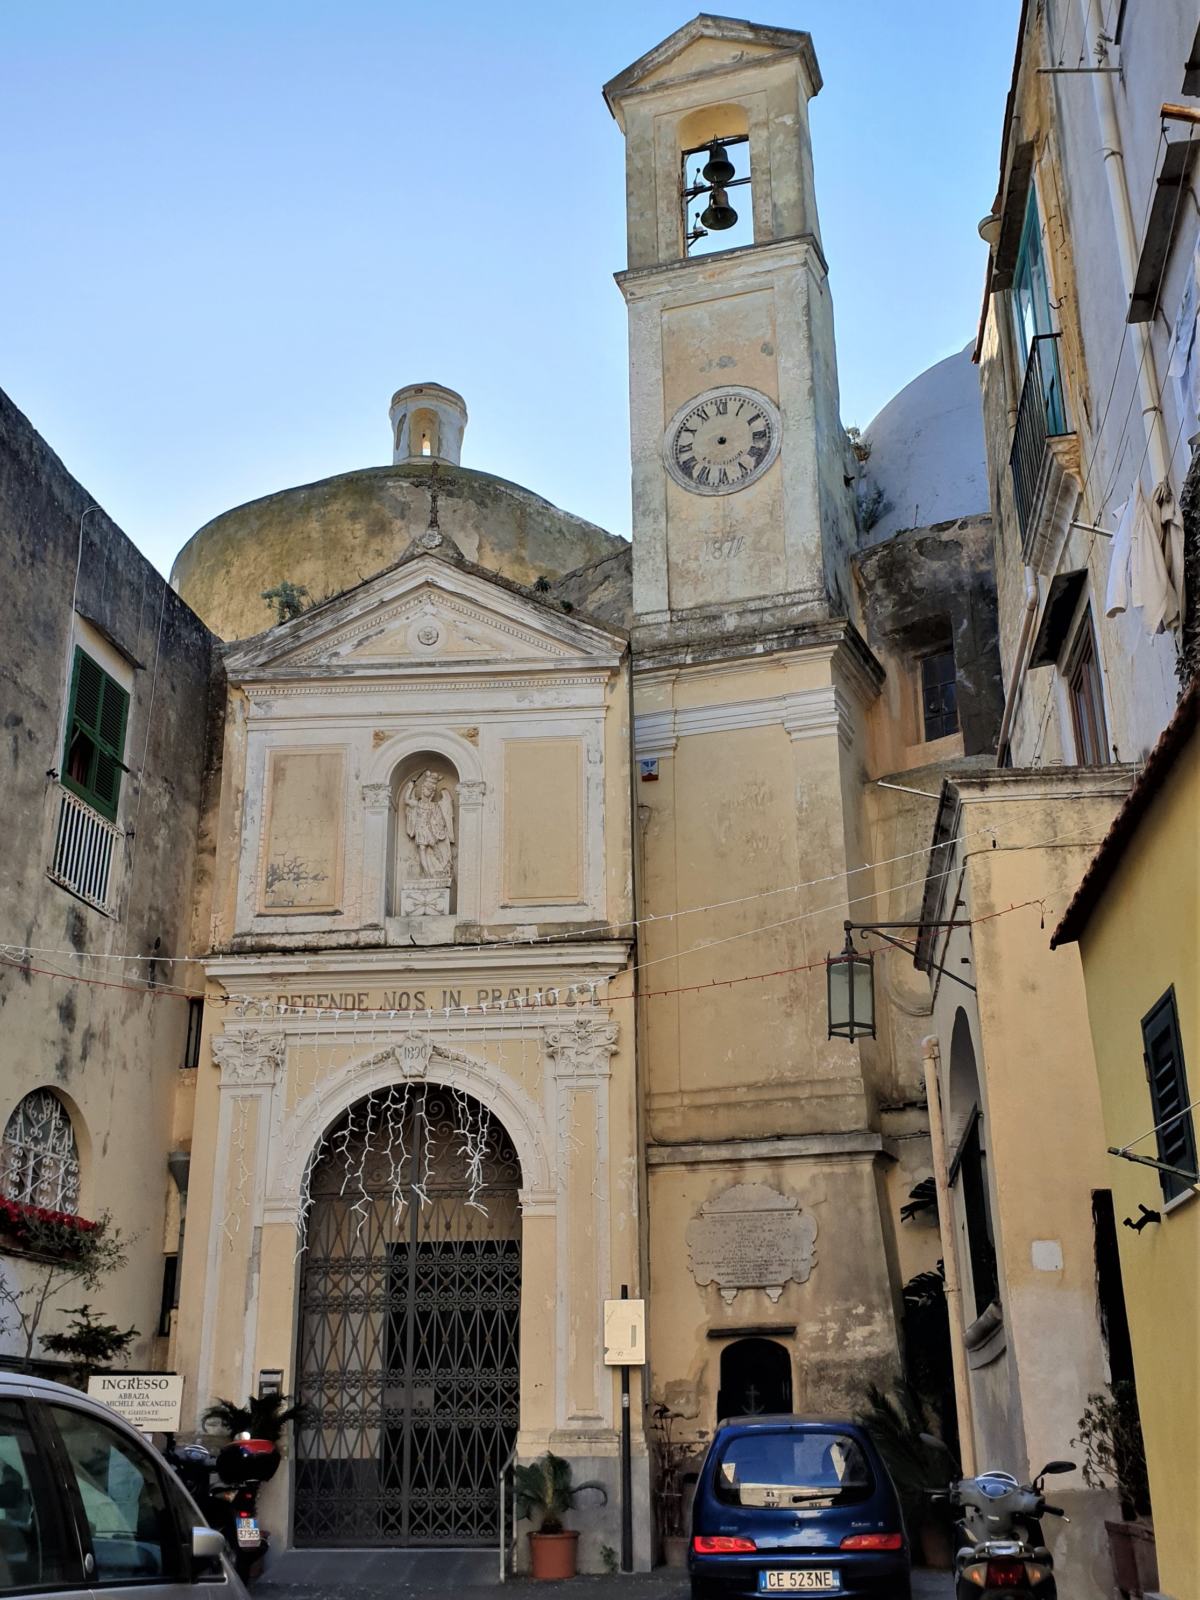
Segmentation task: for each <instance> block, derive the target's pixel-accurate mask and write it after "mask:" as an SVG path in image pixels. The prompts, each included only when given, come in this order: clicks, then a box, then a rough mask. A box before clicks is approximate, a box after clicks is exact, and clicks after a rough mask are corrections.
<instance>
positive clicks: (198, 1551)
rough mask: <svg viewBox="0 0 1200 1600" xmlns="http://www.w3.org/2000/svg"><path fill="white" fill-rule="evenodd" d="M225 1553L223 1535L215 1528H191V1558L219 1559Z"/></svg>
mask: <svg viewBox="0 0 1200 1600" xmlns="http://www.w3.org/2000/svg"><path fill="white" fill-rule="evenodd" d="M224 1554H225V1535H224V1534H223V1533H218V1532H217V1530H216V1529H215V1528H193V1529H192V1560H193V1561H200V1562H204V1561H220V1559H221V1557H222V1556H223V1555H224Z"/></svg>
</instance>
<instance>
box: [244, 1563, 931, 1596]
mask: <svg viewBox="0 0 1200 1600" xmlns="http://www.w3.org/2000/svg"><path fill="white" fill-rule="evenodd" d="M385 1559H386V1561H387V1572H386V1575H385V1574H384V1572H383V1571H382V1568H381V1567H379V1568H377V1572H376V1573H373V1572H372V1571H371V1570H370V1569H371V1566H372V1565H373V1564H374V1563H376V1562H378V1561H379V1558H377V1557H376V1558H372V1557H370V1556H362V1555H359V1554H357V1553H355V1552H351V1551H337V1552H332V1551H331V1552H330V1553H329V1554H328V1556H327V1557H322V1556H320V1555H319V1554H317V1553H314V1554H312V1555H307V1554H306V1555H305V1556H304V1557H303V1561H304V1564H305V1567H306V1569H307V1570H306V1571H305V1573H304V1578H303V1581H296V1582H293V1581H291V1580H292V1576H293V1574H295V1576H296V1577H297V1578H298V1577H299V1573H298V1572H297V1571H296V1569H295V1567H294V1565H293V1563H294V1562H295V1561H296V1557H295V1556H291V1555H289V1556H285V1557H284V1558H282V1560H281V1562H280V1564H279V1566H278V1567H277V1568H276V1569H275V1570H276V1572H277V1573H278V1575H279V1581H272V1580H270V1579H264V1581H263V1582H261V1583H259V1584H256V1585H255V1588H254V1593H255V1595H263V1596H274V1597H280V1600H282V1597H284V1596H290V1597H291V1600H317V1597H318V1596H319V1597H320V1600H386V1597H394V1596H395V1595H397V1594H401V1595H406V1596H407V1595H411V1596H413V1597H418V1596H421V1595H426V1594H428V1595H435V1594H445V1593H446V1592H447V1591H448V1590H453V1589H459V1588H463V1587H468V1586H469V1587H470V1590H471V1600H535V1597H536V1600H685V1597H686V1595H687V1579H686V1578H685V1577H683V1576H682V1575H681V1574H679V1573H676V1572H666V1571H658V1572H653V1573H645V1574H637V1575H636V1576H633V1577H619V1576H615V1577H607V1576H606V1577H579V1578H574V1579H572V1580H571V1581H570V1582H569V1583H540V1584H538V1585H536V1587H535V1586H534V1585H533V1584H531V1583H530V1582H529V1580H527V1579H520V1578H518V1579H515V1580H513V1581H512V1582H510V1583H506V1584H499V1583H497V1582H496V1581H495V1580H494V1578H493V1577H492V1576H491V1567H492V1561H491V1557H490V1556H489V1557H488V1560H487V1562H486V1563H484V1562H481V1560H480V1558H479V1557H478V1556H477V1555H475V1554H474V1553H471V1554H469V1555H468V1554H464V1555H462V1556H458V1557H456V1556H455V1555H454V1554H452V1553H450V1552H446V1553H443V1552H440V1551H439V1552H437V1553H433V1552H429V1553H426V1552H416V1551H414V1552H412V1553H411V1554H407V1555H389V1556H388V1557H386V1558H385ZM373 1578H377V1581H372V1579H373ZM953 1592H954V1587H953V1584H952V1583H951V1581H950V1578H949V1575H948V1574H947V1573H944V1572H925V1571H922V1572H918V1573H916V1574H914V1578H913V1600H951V1596H952V1595H953Z"/></svg>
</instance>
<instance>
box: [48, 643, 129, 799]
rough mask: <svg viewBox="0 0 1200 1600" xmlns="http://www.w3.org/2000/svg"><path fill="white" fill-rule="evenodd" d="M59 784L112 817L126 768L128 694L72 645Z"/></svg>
mask: <svg viewBox="0 0 1200 1600" xmlns="http://www.w3.org/2000/svg"><path fill="white" fill-rule="evenodd" d="M69 707H70V709H69V712H68V715H67V742H66V748H65V750H64V752H63V783H64V784H65V785H66V787H67V788H68V789H70V790H71V791H72V792H73V793H75V794H77V795H79V797H80V798H81V799H82V800H86V801H87V803H88V804H89V805H90V806H94V807H95V808H96V810H97V811H99V812H100V813H101V814H102V815H103V816H106V817H108V818H109V819H110V820H113V821H115V820H116V815H117V801H118V799H119V797H120V793H121V774H122V772H124V771H125V770H126V769H125V766H124V763H123V762H122V759H121V758H122V756H123V755H124V754H125V725H126V722H127V720H128V717H129V696H128V694H126V692H125V690H124V689H122V687H121V685H120V684H119V683H118V682H117V681H116V679H115V678H110V677H109V675H108V673H107V672H105V671H104V669H103V668H102V667H100V666H98V665H97V663H96V662H95V661H93V660H92V658H91V656H89V655H86V654H85V653H84V652H83V651H82V650H80V649H79V648H78V647H76V650H75V660H74V664H73V667H72V670H71V698H70V702H69Z"/></svg>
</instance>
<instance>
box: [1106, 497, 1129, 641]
mask: <svg viewBox="0 0 1200 1600" xmlns="http://www.w3.org/2000/svg"><path fill="white" fill-rule="evenodd" d="M1136 500H1137V496H1136V494H1131V495H1130V496H1129V499H1128V500H1126V502H1125V504H1124V505H1121V506H1117V508H1116V518H1117V531H1116V533H1114V534H1113V542H1112V550H1111V553H1110V554H1109V558H1108V583H1107V585H1106V587H1105V590H1104V615H1105V616H1106V617H1117V616H1120V614H1121V612H1123V611H1124V610H1125V609H1126V608H1127V606H1128V605H1129V563H1130V556H1131V553H1132V549H1133V518H1134V512H1135V510H1136Z"/></svg>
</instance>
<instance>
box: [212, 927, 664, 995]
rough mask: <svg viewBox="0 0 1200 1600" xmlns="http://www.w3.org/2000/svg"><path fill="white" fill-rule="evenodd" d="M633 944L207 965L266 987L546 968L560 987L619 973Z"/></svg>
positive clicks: (371, 953)
mask: <svg viewBox="0 0 1200 1600" xmlns="http://www.w3.org/2000/svg"><path fill="white" fill-rule="evenodd" d="M631 949H632V942H631V941H630V940H626V939H609V940H588V941H586V942H585V941H583V940H580V941H579V942H577V943H575V942H571V941H568V940H563V941H562V942H561V943H557V944H553V945H536V944H534V945H525V944H511V945H441V946H433V945H430V946H426V947H423V948H419V949H414V948H410V947H407V946H406V947H404V948H403V949H401V948H397V947H394V946H393V947H390V948H387V949H374V950H330V949H327V948H326V949H320V950H313V949H311V948H309V949H304V950H296V951H294V952H289V951H280V950H275V951H271V952H269V953H263V954H253V955H251V954H246V955H232V954H221V955H212V956H209V957H208V958H207V959H206V960H204V961H203V962H202V963H201V964H202V965H203V967H204V970H205V972H206V973H207V975H208V976H209V977H210V978H214V979H216V980H217V981H218V982H220V983H222V984H225V985H226V986H228V985H230V984H234V985H239V986H240V985H246V984H250V985H254V984H257V985H259V986H260V987H261V988H262V989H263V990H264V992H267V991H269V990H270V989H272V988H273V987H274V986H276V985H277V984H278V983H280V982H284V981H287V982H288V983H289V984H290V981H291V980H292V979H293V978H298V979H301V980H303V986H304V987H305V988H306V989H311V988H313V987H314V986H316V983H317V979H318V978H321V979H322V981H324V980H326V979H333V978H337V979H338V981H339V982H345V983H346V984H347V986H349V982H350V980H351V978H353V977H354V976H355V975H356V974H358V975H361V977H362V979H363V981H364V983H366V984H370V985H371V986H372V987H378V986H380V985H381V984H383V983H384V982H385V981H386V982H394V983H395V984H397V985H403V983H404V982H406V981H411V979H412V978H413V976H414V975H418V976H430V977H437V978H438V979H439V981H440V980H442V979H445V980H446V982H447V983H449V982H450V980H451V978H452V977H454V975H455V974H458V975H459V976H460V977H461V979H462V981H463V982H464V983H466V982H467V981H469V979H470V978H471V977H473V976H475V975H476V974H478V975H480V977H481V978H482V976H483V975H485V974H487V975H491V974H497V975H498V974H501V973H506V972H511V973H520V974H521V982H522V984H525V983H531V982H534V981H536V974H537V973H538V972H539V971H543V972H545V973H547V974H548V975H549V976H550V981H551V982H552V983H553V982H558V983H559V984H560V985H562V984H567V983H569V982H570V981H571V979H570V977H569V976H568V974H570V973H575V974H577V978H578V981H580V982H584V983H586V982H588V981H590V980H591V979H592V978H596V979H597V980H599V978H600V977H602V976H604V977H616V976H617V975H618V974H619V973H620V972H621V971H622V970H623V968H624V967H625V964H626V962H627V961H628V959H629V953H630V950H631Z"/></svg>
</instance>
